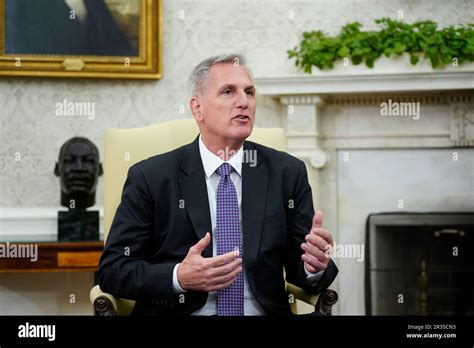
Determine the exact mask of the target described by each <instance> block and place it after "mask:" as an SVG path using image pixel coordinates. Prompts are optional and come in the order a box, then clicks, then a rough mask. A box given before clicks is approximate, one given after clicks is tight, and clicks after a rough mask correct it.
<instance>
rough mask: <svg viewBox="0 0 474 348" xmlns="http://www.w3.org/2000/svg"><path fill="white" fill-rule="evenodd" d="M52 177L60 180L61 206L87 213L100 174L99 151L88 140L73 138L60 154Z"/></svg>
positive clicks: (93, 200) (91, 203)
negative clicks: (85, 210) (84, 210)
mask: <svg viewBox="0 0 474 348" xmlns="http://www.w3.org/2000/svg"><path fill="white" fill-rule="evenodd" d="M54 174H55V175H56V176H59V177H60V179H61V205H62V206H64V207H68V208H69V209H86V208H88V207H90V206H93V205H94V204H95V190H96V186H97V181H98V178H99V176H101V175H102V174H103V169H102V164H101V163H100V162H99V150H98V149H97V147H96V146H95V145H94V143H92V142H91V141H90V140H89V139H87V138H82V137H74V138H72V139H69V140H68V141H66V142H65V143H64V144H63V146H61V150H60V151H59V160H58V162H57V163H56V166H55V168H54Z"/></svg>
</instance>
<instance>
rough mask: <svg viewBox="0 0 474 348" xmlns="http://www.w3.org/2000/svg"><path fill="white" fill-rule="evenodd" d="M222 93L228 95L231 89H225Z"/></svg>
mask: <svg viewBox="0 0 474 348" xmlns="http://www.w3.org/2000/svg"><path fill="white" fill-rule="evenodd" d="M222 93H224V94H227V95H229V94H231V93H232V91H231V90H230V89H225V90H224V91H223V92H222Z"/></svg>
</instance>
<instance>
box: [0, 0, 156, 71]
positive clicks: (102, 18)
mask: <svg viewBox="0 0 474 348" xmlns="http://www.w3.org/2000/svg"><path fill="white" fill-rule="evenodd" d="M162 18H163V4H162V0H0V75H3V76H46V77H87V78H90V77H92V78H94V77H95V78H133V79H159V78H161V76H162V67H163V28H162V25H163V21H162Z"/></svg>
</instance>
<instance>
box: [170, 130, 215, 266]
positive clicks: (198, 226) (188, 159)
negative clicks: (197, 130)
mask: <svg viewBox="0 0 474 348" xmlns="http://www.w3.org/2000/svg"><path fill="white" fill-rule="evenodd" d="M181 170H182V171H183V172H184V175H181V178H180V179H179V180H178V183H179V187H180V189H181V194H182V197H183V199H184V206H185V208H186V211H187V212H188V215H189V218H190V219H191V223H192V224H193V227H194V231H195V232H196V234H197V236H198V238H199V239H201V238H203V237H204V235H205V234H206V232H209V233H211V235H212V225H211V216H210V213H209V199H208V195H207V186H206V177H205V174H204V168H203V166H202V160H201V155H200V153H199V136H198V137H197V138H196V139H195V140H194V141H193V142H192V143H191V144H189V145H188V146H187V147H186V149H185V157H184V159H183V162H182V165H181ZM203 256H205V257H211V256H212V243H209V246H208V247H207V248H206V250H204V253H203Z"/></svg>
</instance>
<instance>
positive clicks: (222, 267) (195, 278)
mask: <svg viewBox="0 0 474 348" xmlns="http://www.w3.org/2000/svg"><path fill="white" fill-rule="evenodd" d="M210 241H211V235H210V234H209V232H208V233H206V235H205V236H204V238H202V239H201V240H200V241H199V242H197V243H196V244H195V245H193V246H192V247H191V248H189V251H188V255H186V258H185V259H184V260H183V262H181V263H180V264H179V266H178V270H177V276H178V282H179V286H181V288H182V289H183V290H194V291H206V292H209V291H217V290H221V289H225V288H227V287H229V286H230V285H231V284H232V283H233V282H234V280H235V278H237V276H238V275H239V273H240V272H242V259H241V258H240V257H239V252H238V251H232V252H229V253H227V254H223V255H219V256H215V257H209V258H204V257H202V256H201V254H202V252H203V251H204V249H206V247H207V246H208V245H209V242H210Z"/></svg>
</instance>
